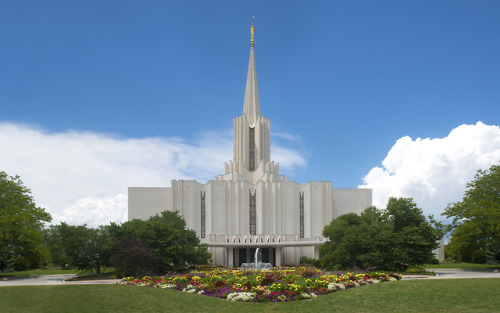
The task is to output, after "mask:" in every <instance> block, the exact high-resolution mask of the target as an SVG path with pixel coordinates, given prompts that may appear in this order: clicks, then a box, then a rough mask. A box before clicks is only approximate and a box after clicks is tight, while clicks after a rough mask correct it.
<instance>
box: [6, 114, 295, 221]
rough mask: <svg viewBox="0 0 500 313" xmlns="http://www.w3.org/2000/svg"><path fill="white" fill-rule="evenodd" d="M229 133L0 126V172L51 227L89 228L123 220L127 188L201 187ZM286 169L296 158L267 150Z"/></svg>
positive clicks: (227, 145) (214, 170)
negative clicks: (187, 138)
mask: <svg viewBox="0 0 500 313" xmlns="http://www.w3.org/2000/svg"><path fill="white" fill-rule="evenodd" d="M231 135H232V132H231V131H221V132H205V133H202V134H200V135H199V136H198V137H199V138H200V139H199V140H198V141H197V142H195V143H193V144H190V143H186V142H184V141H183V140H182V139H181V138H141V139H133V138H119V137H115V136H112V135H109V134H99V133H92V132H80V131H68V132H63V133H49V132H46V131H44V130H41V129H38V128H36V127H33V126H27V125H20V124H13V123H0V147H1V151H0V171H5V172H7V173H8V174H9V175H16V174H17V175H19V176H21V179H22V180H23V182H24V184H25V185H26V186H27V187H29V188H30V189H31V190H32V194H33V197H34V199H35V201H36V203H37V205H39V206H42V207H44V208H46V209H47V211H48V212H49V213H50V214H51V215H52V217H53V222H54V223H59V222H60V221H66V222H68V223H71V224H84V223H86V224H88V225H89V226H97V225H102V224H107V223H108V222H109V221H114V222H123V221H126V219H127V188H128V187H130V186H138V187H139V186H151V187H154V186H170V181H171V180H172V179H196V180H198V181H200V182H206V181H208V180H210V179H212V178H213V177H214V176H215V175H218V174H223V170H224V162H226V161H229V160H231V159H232V150H233V149H232V145H233V142H232V138H231ZM272 150H273V151H275V152H277V153H276V154H273V156H274V157H275V160H276V161H277V162H280V164H281V165H282V166H284V167H287V168H292V167H294V166H301V165H305V159H304V158H303V157H302V156H301V155H300V153H299V152H297V151H295V150H292V149H289V148H283V147H279V146H277V147H276V146H273V147H272Z"/></svg>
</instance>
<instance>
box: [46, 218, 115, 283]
mask: <svg viewBox="0 0 500 313" xmlns="http://www.w3.org/2000/svg"><path fill="white" fill-rule="evenodd" d="M46 242H47V245H48V246H49V248H50V251H51V255H52V262H53V263H54V264H56V265H59V266H65V265H66V264H68V265H72V266H76V267H78V269H80V270H95V272H96V274H100V271H101V266H109V265H110V263H109V257H110V255H111V250H112V246H113V241H112V237H111V236H110V227H109V226H99V227H98V228H88V227H87V225H80V226H74V225H68V224H66V223H64V222H62V223H61V224H60V225H52V226H50V228H49V229H48V230H47V232H46Z"/></svg>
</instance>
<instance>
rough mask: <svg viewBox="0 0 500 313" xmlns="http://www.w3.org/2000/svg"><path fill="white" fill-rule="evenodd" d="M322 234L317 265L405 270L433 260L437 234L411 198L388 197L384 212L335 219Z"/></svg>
mask: <svg viewBox="0 0 500 313" xmlns="http://www.w3.org/2000/svg"><path fill="white" fill-rule="evenodd" d="M323 235H324V236H325V237H328V238H329V241H328V242H326V243H325V244H323V245H322V246H321V248H320V255H321V259H320V262H321V263H322V264H323V265H325V266H326V267H328V268H352V267H359V268H366V267H376V268H378V269H387V270H405V269H406V268H407V267H408V266H412V265H420V264H423V263H425V262H429V261H431V260H432V259H433V254H432V250H433V249H435V248H436V247H437V242H436V241H437V240H438V239H439V238H440V236H441V232H440V231H439V229H437V228H434V227H433V226H432V224H431V221H429V220H427V219H426V218H425V216H424V215H423V212H422V210H421V209H419V208H417V206H416V204H415V203H414V202H413V201H412V199H411V198H399V199H396V198H390V199H389V202H388V204H387V208H386V210H383V211H382V210H378V209H377V208H375V207H369V208H367V209H365V210H364V211H363V213H361V215H357V214H355V213H349V214H345V215H341V216H339V217H338V218H336V219H335V220H333V221H332V222H331V223H330V224H329V225H327V226H326V227H325V228H324V230H323Z"/></svg>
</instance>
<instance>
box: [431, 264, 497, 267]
mask: <svg viewBox="0 0 500 313" xmlns="http://www.w3.org/2000/svg"><path fill="white" fill-rule="evenodd" d="M422 267H424V268H500V265H498V264H477V263H449V264H425V265H423V266H422Z"/></svg>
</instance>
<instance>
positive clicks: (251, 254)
mask: <svg viewBox="0 0 500 313" xmlns="http://www.w3.org/2000/svg"><path fill="white" fill-rule="evenodd" d="M255 250H257V248H235V249H234V250H233V264H234V265H235V266H236V267H241V264H243V263H252V262H255ZM260 251H261V253H262V260H261V262H263V263H271V264H273V262H274V260H275V255H276V249H275V248H260ZM273 265H274V264H273Z"/></svg>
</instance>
